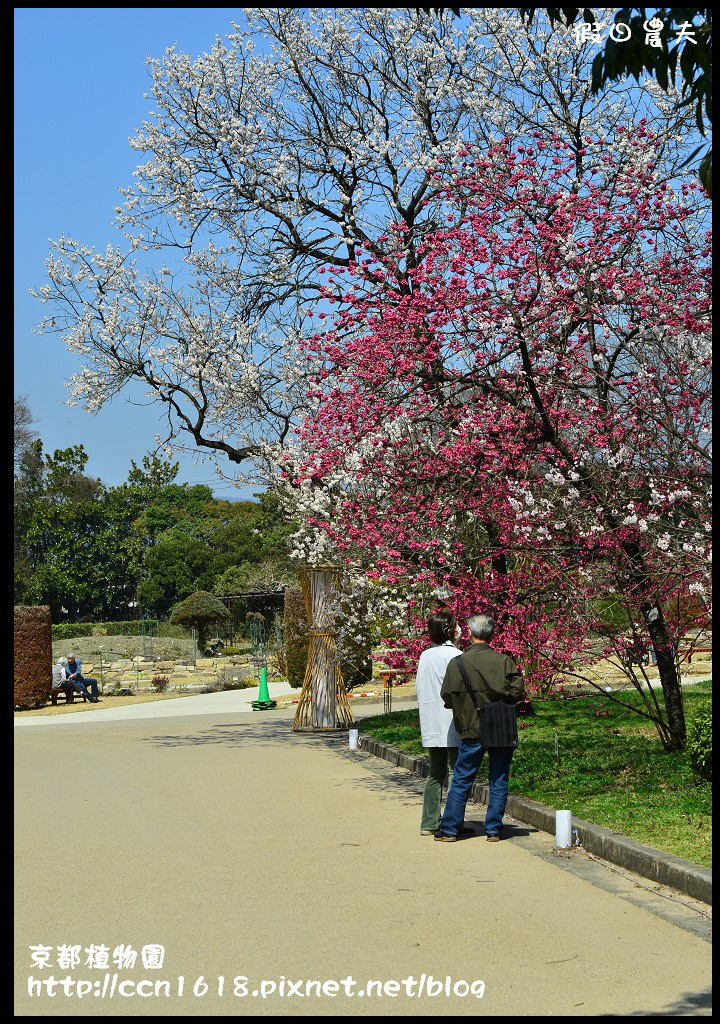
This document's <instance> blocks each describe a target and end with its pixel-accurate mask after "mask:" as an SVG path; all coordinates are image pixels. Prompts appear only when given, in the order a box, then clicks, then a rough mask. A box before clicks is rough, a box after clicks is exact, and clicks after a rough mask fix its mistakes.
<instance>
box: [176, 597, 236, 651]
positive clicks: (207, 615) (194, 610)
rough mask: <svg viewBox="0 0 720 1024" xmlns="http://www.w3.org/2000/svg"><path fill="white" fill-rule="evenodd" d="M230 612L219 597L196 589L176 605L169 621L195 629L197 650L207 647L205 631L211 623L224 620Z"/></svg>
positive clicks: (228, 616)
mask: <svg viewBox="0 0 720 1024" xmlns="http://www.w3.org/2000/svg"><path fill="white" fill-rule="evenodd" d="M230 617H231V616H230V612H229V611H228V610H227V608H226V607H225V605H224V604H223V603H222V601H221V600H220V598H219V597H215V595H214V594H210V593H208V591H207V590H196V591H195V593H194V594H190V596H189V597H186V598H185V600H184V601H181V602H180V604H178V605H176V606H175V608H174V609H173V611H172V614H171V616H170V622H171V623H172V624H173V625H176V626H185V627H186V628H187V629H196V630H197V633H198V638H197V644H198V648H199V650H204V649H205V648H206V647H207V631H208V629H209V628H210V626H211V625H212V624H213V623H217V622H226V621H227V620H228V619H229V618H230Z"/></svg>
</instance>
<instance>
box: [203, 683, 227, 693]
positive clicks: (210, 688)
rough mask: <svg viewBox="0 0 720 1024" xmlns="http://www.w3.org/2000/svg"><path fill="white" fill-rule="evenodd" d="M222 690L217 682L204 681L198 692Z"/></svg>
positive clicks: (217, 691)
mask: <svg viewBox="0 0 720 1024" xmlns="http://www.w3.org/2000/svg"><path fill="white" fill-rule="evenodd" d="M220 690H222V686H220V684H219V683H206V684H205V686H201V687H200V693H219V692H220Z"/></svg>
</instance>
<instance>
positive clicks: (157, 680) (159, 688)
mask: <svg viewBox="0 0 720 1024" xmlns="http://www.w3.org/2000/svg"><path fill="white" fill-rule="evenodd" d="M150 685H151V686H152V688H153V689H154V690H155V692H156V693H165V691H166V690H167V688H168V686H169V685H170V678H169V677H168V676H153V677H152V679H151V680H150Z"/></svg>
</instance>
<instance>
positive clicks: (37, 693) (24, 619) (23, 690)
mask: <svg viewBox="0 0 720 1024" xmlns="http://www.w3.org/2000/svg"><path fill="white" fill-rule="evenodd" d="M51 622H52V620H51V617H50V607H49V605H44V604H43V605H36V606H30V605H16V606H15V623H14V632H15V640H14V652H13V659H14V665H15V668H14V683H15V707H16V708H39V707H42V706H43V705H44V704H45V702H46V701H47V698H48V690H49V689H50V685H51V683H52V660H53V657H52V633H51Z"/></svg>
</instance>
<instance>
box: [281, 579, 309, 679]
mask: <svg viewBox="0 0 720 1024" xmlns="http://www.w3.org/2000/svg"><path fill="white" fill-rule="evenodd" d="M309 634H310V623H309V622H308V618H307V612H306V611H305V601H304V599H303V595H302V590H300V588H299V587H288V588H287V590H286V591H285V660H286V663H287V678H288V682H289V683H290V685H291V686H293V687H296V688H299V687H301V686H302V684H303V683H304V682H305V669H306V667H307V656H308V646H309Z"/></svg>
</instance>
